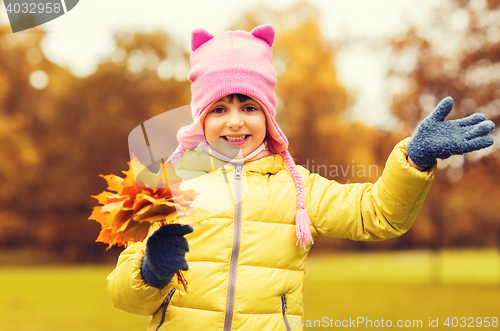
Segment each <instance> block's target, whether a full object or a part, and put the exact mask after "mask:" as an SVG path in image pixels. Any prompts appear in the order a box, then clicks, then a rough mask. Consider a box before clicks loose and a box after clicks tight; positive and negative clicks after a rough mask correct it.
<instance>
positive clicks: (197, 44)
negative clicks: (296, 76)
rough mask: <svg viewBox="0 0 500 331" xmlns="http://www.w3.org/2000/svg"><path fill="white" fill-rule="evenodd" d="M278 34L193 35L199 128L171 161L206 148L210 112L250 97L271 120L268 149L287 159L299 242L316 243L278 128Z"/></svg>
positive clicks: (187, 132) (267, 28)
mask: <svg viewBox="0 0 500 331" xmlns="http://www.w3.org/2000/svg"><path fill="white" fill-rule="evenodd" d="M273 43H274V28H273V26H272V25H270V24H266V25H262V26H258V27H256V28H255V29H253V30H252V32H250V33H248V32H246V31H241V30H238V31H227V32H225V33H222V34H220V35H218V36H216V37H214V36H213V35H212V34H210V33H209V32H207V31H205V30H203V29H196V30H194V31H193V32H192V35H191V49H192V51H193V53H192V54H191V58H190V62H191V70H190V71H189V73H188V79H189V80H190V81H191V83H192V84H191V92H192V99H191V111H192V115H193V120H194V121H193V123H192V124H191V125H188V126H186V127H183V128H182V129H180V130H179V132H178V133H177V139H178V140H179V142H180V145H179V147H178V148H177V149H176V151H175V152H174V154H172V156H171V157H170V158H169V160H170V161H172V162H173V163H175V162H176V161H177V160H178V159H179V158H180V157H181V156H182V154H183V153H184V152H185V151H186V150H187V149H193V148H196V147H197V146H198V145H199V144H200V143H206V141H205V135H204V132H203V121H204V119H205V116H206V114H207V112H208V109H209V106H210V105H211V104H212V103H214V102H215V101H217V100H219V99H220V98H222V97H224V96H226V95H229V94H244V95H247V96H249V97H251V98H253V99H255V100H257V101H258V102H259V103H260V104H261V105H262V107H263V109H264V113H265V115H266V123H267V133H268V138H269V140H268V144H270V145H271V146H268V147H270V149H271V150H272V151H274V152H277V153H281V155H282V157H283V159H284V161H285V163H286V165H287V168H288V170H289V171H290V174H291V175H292V177H293V179H294V182H295V186H296V189H297V205H298V210H297V213H296V222H295V228H296V233H297V238H298V242H299V243H300V245H301V246H303V247H306V246H307V245H308V244H310V243H312V236H311V230H310V226H309V216H308V215H307V212H306V211H305V198H304V184H303V182H302V178H301V177H300V174H299V172H298V170H297V167H296V165H295V163H294V161H293V159H292V157H291V156H290V153H289V152H288V151H287V148H288V140H287V138H286V136H285V134H284V133H283V131H281V129H280V127H279V126H278V123H276V120H275V117H276V108H275V106H276V95H275V93H274V87H275V86H276V71H275V70H274V67H273V61H272V49H271V47H272V45H273Z"/></svg>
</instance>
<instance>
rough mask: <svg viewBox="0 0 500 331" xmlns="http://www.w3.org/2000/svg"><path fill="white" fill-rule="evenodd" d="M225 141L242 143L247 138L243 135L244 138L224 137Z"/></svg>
mask: <svg viewBox="0 0 500 331" xmlns="http://www.w3.org/2000/svg"><path fill="white" fill-rule="evenodd" d="M225 137H226V139H227V140H229V141H242V140H244V139H245V138H246V137H247V136H246V135H244V136H240V137H229V136H225Z"/></svg>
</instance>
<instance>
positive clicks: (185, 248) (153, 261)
mask: <svg viewBox="0 0 500 331" xmlns="http://www.w3.org/2000/svg"><path fill="white" fill-rule="evenodd" d="M191 232H193V228H192V227H191V226H190V225H181V224H171V225H164V226H162V227H160V228H159V229H158V230H156V231H155V232H154V233H153V234H152V235H151V237H149V239H148V241H147V244H146V255H145V256H144V258H143V259H142V266H141V272H142V277H143V278H144V280H145V281H146V282H147V283H148V284H150V285H151V286H154V287H157V288H162V287H164V286H165V285H167V284H168V283H169V282H170V281H171V280H172V278H173V277H174V275H175V273H176V272H177V271H178V270H188V264H187V261H186V258H185V257H184V255H185V254H186V252H189V245H188V242H187V240H186V238H184V236H185V235H186V234H188V233H191Z"/></svg>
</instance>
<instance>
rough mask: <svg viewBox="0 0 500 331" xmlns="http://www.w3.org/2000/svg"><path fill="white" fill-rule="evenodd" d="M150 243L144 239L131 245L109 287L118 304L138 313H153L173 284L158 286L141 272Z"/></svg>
mask: <svg viewBox="0 0 500 331" xmlns="http://www.w3.org/2000/svg"><path fill="white" fill-rule="evenodd" d="M145 249H146V245H145V244H144V243H142V242H140V243H135V244H132V245H130V246H129V247H127V248H126V249H125V250H124V251H123V252H122V253H121V254H120V257H119V258H118V263H117V266H116V268H115V270H113V271H112V272H111V274H110V275H109V276H108V291H109V293H110V295H111V300H112V301H113V305H114V306H115V307H116V308H119V309H121V310H124V311H126V312H129V313H133V314H138V315H153V314H154V313H155V312H156V311H157V310H158V308H160V306H161V305H162V303H163V300H164V299H165V297H166V296H167V294H168V292H169V291H170V289H171V288H172V285H171V284H169V285H167V286H166V287H164V288H162V289H158V288H155V287H152V286H150V285H149V284H147V283H146V282H145V281H144V279H143V278H142V275H141V263H142V258H143V257H144V254H145Z"/></svg>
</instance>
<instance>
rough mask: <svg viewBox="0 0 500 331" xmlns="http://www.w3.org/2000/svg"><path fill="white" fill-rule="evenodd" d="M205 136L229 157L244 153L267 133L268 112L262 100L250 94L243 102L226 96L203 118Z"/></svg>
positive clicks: (259, 142) (240, 155)
mask: <svg viewBox="0 0 500 331" xmlns="http://www.w3.org/2000/svg"><path fill="white" fill-rule="evenodd" d="M203 125H204V128H203V129H204V131H205V139H206V140H207V142H208V143H209V144H210V145H211V146H212V147H214V148H215V149H216V150H218V151H219V152H221V153H222V154H225V155H227V156H230V157H233V158H235V157H245V156H247V155H248V154H249V153H251V152H252V151H254V150H255V149H256V148H257V147H259V145H260V144H261V143H262V142H263V141H264V138H265V137H266V115H265V114H264V110H263V109H262V107H261V106H260V104H259V103H258V102H257V101H256V100H254V99H251V98H249V99H248V100H246V101H244V102H240V101H239V100H238V98H237V97H236V96H235V97H233V98H232V102H229V99H228V98H227V96H225V97H223V98H221V99H219V100H218V101H216V102H214V103H213V104H212V105H211V106H210V108H209V109H208V113H207V115H206V117H205V121H204V124H203Z"/></svg>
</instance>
